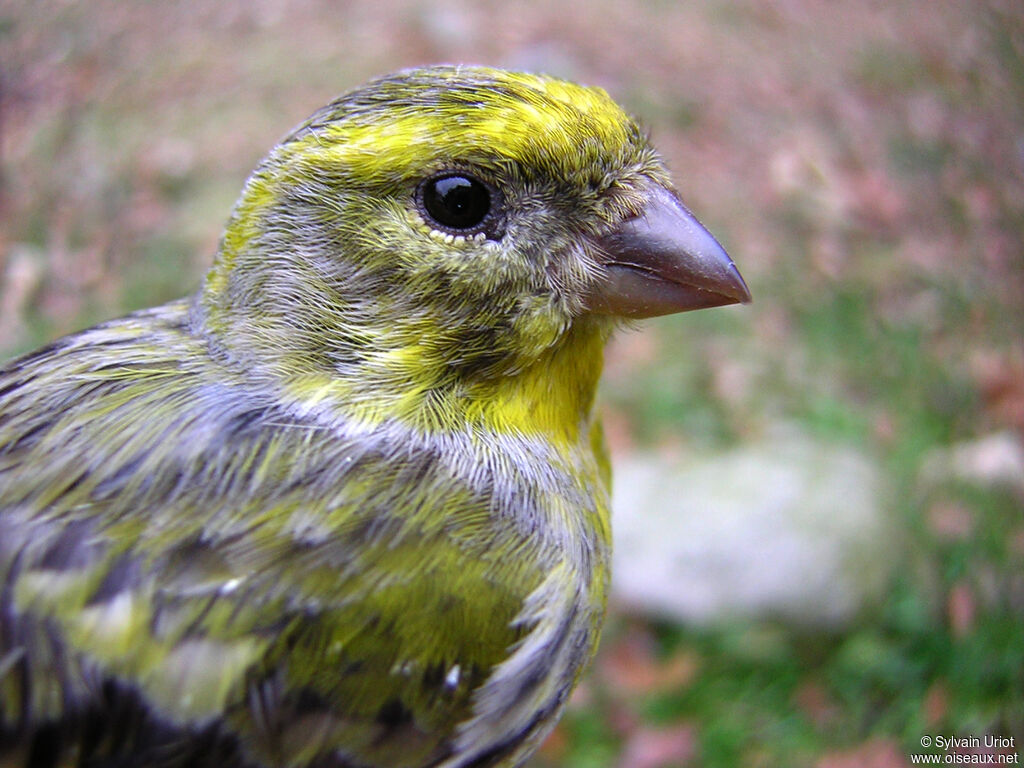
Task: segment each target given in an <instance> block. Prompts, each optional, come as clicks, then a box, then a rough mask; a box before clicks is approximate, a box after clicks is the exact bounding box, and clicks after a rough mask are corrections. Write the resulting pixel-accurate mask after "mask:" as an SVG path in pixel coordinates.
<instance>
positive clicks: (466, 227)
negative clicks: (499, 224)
mask: <svg viewBox="0 0 1024 768" xmlns="http://www.w3.org/2000/svg"><path fill="white" fill-rule="evenodd" d="M420 201H421V204H422V207H423V211H424V213H426V214H427V216H429V217H430V218H431V219H433V222H434V223H436V224H438V225H439V226H440V227H441V228H442V229H446V230H451V231H452V232H454V233H456V234H459V233H465V232H468V233H471V234H475V233H477V232H483V231H484V230H485V229H486V226H484V225H485V223H486V222H487V219H488V216H490V214H491V192H490V190H488V188H487V186H486V185H485V184H484V183H483V182H482V181H479V180H478V179H474V178H473V177H472V176H468V175H465V174H458V173H449V174H445V175H442V176H435V177H434V178H432V179H427V181H425V182H424V183H423V185H422V186H421V187H420Z"/></svg>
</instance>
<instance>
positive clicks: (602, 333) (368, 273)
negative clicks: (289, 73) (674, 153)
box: [198, 67, 749, 415]
mask: <svg viewBox="0 0 1024 768" xmlns="http://www.w3.org/2000/svg"><path fill="white" fill-rule="evenodd" d="M747 300H749V294H748V293H747V289H746V286H745V285H744V283H743V280H742V278H741V277H740V275H739V273H738V272H737V271H736V268H735V267H734V266H733V264H732V262H731V261H730V259H729V257H728V256H727V255H726V253H725V252H724V250H722V248H721V246H719V245H718V243H717V242H716V241H715V239H714V238H713V237H712V236H711V235H710V234H708V232H707V231H706V230H705V229H704V228H703V227H702V226H701V225H700V224H699V223H698V222H697V221H696V219H695V218H694V217H693V216H692V215H691V214H690V213H689V212H688V211H687V210H686V209H685V208H684V207H683V205H682V204H681V203H680V202H679V200H678V199H677V197H676V195H675V193H674V192H673V191H672V186H671V183H670V181H669V178H668V174H667V172H666V170H665V168H664V166H663V164H662V162H661V160H660V159H659V157H658V155H657V153H656V152H655V150H654V149H653V148H652V147H651V145H650V143H649V142H648V139H647V137H646V135H645V134H644V133H643V131H642V130H641V129H640V128H639V127H638V126H637V124H636V123H635V122H634V121H633V120H632V119H631V118H630V117H628V116H627V115H626V114H625V113H624V112H623V111H622V110H621V108H620V107H618V106H617V105H616V104H615V103H614V102H613V101H612V100H611V99H610V98H609V97H608V95H607V94H606V93H605V92H604V91H602V90H600V89H596V88H586V87H581V86H578V85H574V84H571V83H567V82H564V81H561V80H556V79H552V78H548V77H542V76H537V75H528V74H521V73H512V72H505V71H500V70H495V69H486V68H470V67H432V68H425V69H416V70H410V71H405V72H401V73H398V74H396V75H393V76H390V77H385V78H382V79H378V80H375V81H372V82H370V83H368V84H367V85H365V86H363V87H361V88H359V89H357V90H355V91H352V92H350V93H348V94H346V95H344V96H342V97H341V98H339V99H338V100H336V101H334V102H333V103H331V104H329V105H327V106H326V107H324V108H323V109H321V110H319V111H318V112H316V113H315V114H314V115H313V116H312V117H311V118H310V119H309V120H307V121H306V122H305V123H303V124H302V125H301V126H299V127H298V128H297V129H296V130H295V131H294V132H292V133H291V134H290V135H289V136H287V137H286V138H285V139H284V140H283V141H282V142H281V143H280V144H279V145H278V146H277V147H275V148H274V150H273V151H272V152H271V153H270V155H269V156H268V157H267V158H266V159H265V160H264V161H263V163H262V164H261V165H260V166H259V167H258V168H257V170H256V171H255V172H254V173H253V174H252V176H251V177H250V179H249V181H248V183H247V185H246V187H245V190H244V192H243V194H242V197H241V199H240V200H239V202H238V204H237V206H236V208H235V211H234V213H233V215H232V217H231V220H230V221H229V224H228V227H227V230H226V232H225V235H224V238H223V242H222V245H221V250H220V253H219V255H218V257H217V260H216V262H215V265H214V267H213V269H212V270H211V271H210V273H209V276H208V278H207V281H206V284H205V287H204V290H203V292H202V294H201V296H200V301H199V304H198V307H199V316H200V317H201V318H202V320H201V321H202V322H203V323H205V329H206V331H207V332H208V333H209V334H210V336H211V338H212V339H213V342H214V345H215V346H219V347H221V348H222V349H223V350H224V352H225V354H227V355H228V356H230V357H231V358H233V359H234V360H236V361H240V362H241V363H242V364H244V365H245V366H247V367H248V368H250V369H254V370H260V371H268V372H271V373H272V375H274V376H277V377H281V378H282V380H289V379H291V380H293V381H294V382H295V386H293V387H292V388H293V389H298V390H304V391H312V388H313V386H314V385H313V384H312V383H311V382H313V381H316V382H318V383H317V384H316V386H317V387H320V388H321V390H322V388H323V387H324V386H327V384H326V382H330V387H333V388H334V390H335V393H336V394H337V395H339V396H340V397H341V398H343V399H345V400H347V401H348V402H355V401H359V402H364V403H365V404H366V408H367V409H374V408H376V409H379V410H380V412H381V413H385V412H388V413H391V414H392V415H394V413H395V411H394V409H396V408H397V409H398V411H402V409H405V410H412V411H415V410H416V409H418V408H419V409H422V407H423V403H424V398H430V399H432V400H431V401H432V402H437V403H441V405H439V406H438V407H441V408H442V410H444V409H447V408H449V407H450V403H448V399H449V398H452V397H454V398H456V399H460V398H461V399H462V400H467V399H470V400H471V399H473V398H474V397H477V398H478V399H479V397H481V396H482V393H483V394H486V393H487V392H488V391H489V388H490V389H493V390H494V391H495V392H497V391H498V390H499V389H500V388H501V387H503V386H506V384H507V382H508V380H509V379H512V378H515V377H516V376H521V375H528V374H529V371H531V370H532V369H534V368H535V367H536V366H538V365H541V366H546V367H547V368H550V366H551V364H552V361H553V360H561V367H558V366H556V368H558V370H557V371H555V373H558V374H559V375H563V378H565V379H566V381H565V383H566V384H567V385H568V386H569V387H570V388H579V389H580V390H581V391H583V390H586V389H588V388H589V389H590V390H591V391H592V382H591V381H590V380H591V379H592V380H593V381H594V382H596V377H597V373H598V372H599V370H600V359H601V358H600V349H601V347H602V345H603V343H604V341H605V339H606V337H607V334H608V331H609V329H610V328H611V327H612V325H613V324H614V321H615V319H616V318H629V317H648V316H652V315H659V314H667V313H670V312H679V311H685V310H689V309H697V308H701V307H711V306H718V305H722V304H730V303H736V302H743V301H747ZM546 373H547V374H548V375H550V374H551V373H552V370H547V369H546ZM573 379H580V382H579V383H578V386H577V382H576V381H574V380H573ZM583 379H586V382H583V381H582V380H583ZM588 397H589V395H588V396H587V398H588ZM587 398H584V399H587ZM388 403H390V405H389V404H388ZM445 403H447V405H446V404H445Z"/></svg>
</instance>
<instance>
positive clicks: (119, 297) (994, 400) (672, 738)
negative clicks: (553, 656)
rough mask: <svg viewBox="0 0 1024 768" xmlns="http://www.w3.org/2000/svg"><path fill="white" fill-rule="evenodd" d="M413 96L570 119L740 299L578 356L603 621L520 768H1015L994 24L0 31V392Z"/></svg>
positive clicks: (159, 289)
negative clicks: (584, 365)
mask: <svg viewBox="0 0 1024 768" xmlns="http://www.w3.org/2000/svg"><path fill="white" fill-rule="evenodd" d="M432 62H433V63H436V62H467V63H486V64H491V65H497V66H504V67H512V68H523V69H529V70H535V71H545V72H549V73H552V74H555V75H560V76H563V77H567V78H570V79H575V80H578V81H582V82H585V83H588V84H593V85H600V86H603V87H604V88H606V89H607V90H608V91H609V92H610V93H611V94H612V95H613V96H614V97H615V98H616V99H618V100H619V101H620V102H621V103H623V104H624V105H625V106H626V107H627V108H628V109H629V110H630V111H631V112H633V113H634V114H636V115H637V116H639V117H640V119H641V120H642V121H643V122H644V123H645V125H646V126H647V127H648V128H649V129H650V131H651V133H652V134H653V137H654V140H655V143H656V144H657V145H658V146H659V147H660V148H661V150H662V151H663V153H664V155H665V157H666V159H667V162H668V165H669V166H670V168H671V169H672V171H673V173H674V176H675V179H676V182H677V184H678V187H679V190H680V193H681V195H682V197H683V199H684V201H685V202H686V203H687V204H688V205H689V206H690V207H691V209H692V210H693V211H694V212H695V213H696V214H697V215H698V216H699V217H700V218H701V219H702V220H703V221H704V223H705V224H706V225H707V226H708V227H709V229H711V230H712V231H713V232H714V233H715V234H716V235H717V237H718V238H719V239H720V240H721V241H722V242H723V244H724V245H725V246H726V248H727V249H728V250H729V251H730V253H731V254H732V255H733V258H734V260H735V261H736V263H737V264H738V265H739V267H740V268H741V270H742V272H743V274H744V276H745V277H746V278H747V281H748V283H749V284H750V287H751V289H752V291H753V294H754V297H755V302H754V304H753V305H751V306H749V307H730V308H723V309H716V310H710V311H706V312H698V313H693V314H690V315H683V316H676V317H668V318H661V319H657V320H652V321H647V322H645V323H643V324H642V326H640V327H638V328H637V329H636V330H634V331H633V332H630V333H627V334H623V335H622V336H621V337H620V338H618V339H617V340H616V341H615V342H614V343H613V345H612V347H611V349H610V350H609V357H608V368H607V375H606V377H605V382H604V388H603V392H602V400H603V408H604V411H605V413H606V425H607V429H608V433H609V437H610V440H611V443H612V447H613V449H614V452H615V458H616V465H617V467H618V484H617V489H618V490H617V492H616V499H615V502H616V530H617V537H618V538H619V541H618V549H619V551H618V558H617V563H616V575H615V579H616V584H617V587H616V596H615V599H614V601H613V605H612V608H611V615H610V620H609V624H608V628H607V631H606V634H605V638H604V641H603V644H602V648H601V652H600V654H599V657H598V659H597V662H596V664H595V667H594V669H593V670H592V672H591V673H590V674H589V676H588V677H587V679H586V680H585V682H584V683H583V685H582V686H581V687H580V689H579V691H578V692H577V694H576V695H575V696H574V698H573V701H572V703H571V706H570V708H569V712H568V714H567V716H566V718H565V719H564V721H563V722H562V724H561V725H560V726H559V727H558V729H557V730H556V731H555V733H554V734H553V735H552V737H551V738H550V739H549V740H548V742H547V743H546V744H545V745H544V748H543V749H542V751H541V753H540V754H539V755H538V756H537V757H536V758H535V759H534V761H533V762H532V764H531V765H532V766H534V768H553V767H554V766H565V767H566V768H604V767H606V766H607V767H608V768H670V767H674V766H708V767H711V766H716V767H717V766H722V767H728V766H751V767H753V766H798V767H799V766H815V767H816V768H842V767H845V766H849V767H851V768H852V767H854V766H869V767H871V766H879V767H883V768H888V767H889V766H905V765H910V764H912V761H913V760H914V759H915V755H917V754H919V753H925V752H930V753H931V754H939V755H943V756H945V755H949V754H951V753H952V752H953V751H955V750H944V749H942V748H937V747H935V746H934V745H933V747H932V749H931V750H926V749H923V748H922V746H921V742H922V737H925V736H931V737H935V736H938V735H943V736H950V737H951V736H955V737H958V738H962V739H968V738H970V737H978V739H979V742H980V745H979V746H977V747H965V748H962V749H960V750H959V752H960V753H961V754H960V757H968V758H969V756H970V755H977V754H980V755H986V754H992V755H998V754H1003V755H1018V756H1019V750H1020V747H1021V744H1022V742H1024V443H1022V440H1024V243H1022V235H1024V5H1022V4H1021V3H1020V2H1019V0H1002V1H1000V0H974V1H973V2H959V1H957V0H931V1H930V2H928V3H921V2H914V1H913V0H887V1H886V2H872V1H871V0H858V1H856V2H854V1H853V0H834V1H830V2H827V1H826V0H776V1H775V2H764V1H756V0H738V1H737V2H724V1H723V2H719V1H717V0H710V1H709V2H700V3H697V2H695V3H674V2H669V1H668V0H649V1H648V2H641V1H640V0H636V1H635V2H612V1H611V0H587V1H586V2H584V1H583V0H568V1H567V2H562V3H542V2H523V3H515V4H513V3H503V2H478V3H472V4H471V3H468V2H460V0H449V2H446V3H440V4H436V5H434V4H431V3H428V2H416V1H415V0H375V1H374V2H362V1H358V2H356V1H353V2H327V1H326V0H308V1H307V0H253V1H251V2H243V1H242V0H235V1H234V2H224V1H223V0H189V1H188V2H185V1H184V0H179V1H177V2H174V1H171V2H161V3H143V2H136V3H126V2H123V1H122V0H90V2H71V1H58V0H33V2H28V0H0V65H2V68H0V142H2V144H0V146H2V155H0V174H2V175H0V356H2V357H4V358H6V357H8V356H10V355H13V354H15V353H18V352H20V351H25V350H27V349H30V348H32V347H34V346H36V345H39V344H41V343H43V342H44V341H46V340H47V339H50V338H52V337H54V336H56V335H59V334H63V333H66V332H69V331H73V330H75V329H78V328H80V327H83V326H85V325H88V324H90V323H93V322H96V321H99V320H101V319H105V318H109V317H112V316H115V315H117V314H119V313H123V312H125V311H128V310H132V309H136V308H139V307H143V306H147V305H152V304H155V303H159V302H162V301H166V300H169V299H172V298H176V297H178V296H180V295H183V294H185V293H188V292H191V291H192V290H194V289H195V288H196V286H197V285H198V281H199V279H200V276H201V274H202V273H203V271H204V269H205V268H206V267H207V265H208V264H209V263H210V260H211V258H212V255H213V253H214V252H215V250H216V247H217V241H218V237H219V234H220V228H221V226H222V224H223V222H224V220H225V219H226V217H227V215H228V212H229V211H230V208H231V206H232V203H233V202H234V199H235V196H236V195H237V194H238V191H239V190H240V188H241V186H242V183H243V181H244V179H245V177H246V175H247V173H248V172H249V171H250V170H251V169H252V168H253V167H254V166H255V164H256V163H257V162H258V161H259V159H260V158H261V156H262V155H263V154H264V153H265V152H266V151H267V150H268V149H269V148H270V147H271V146H272V145H273V144H274V143H275V142H276V141H277V140H278V139H279V138H280V137H281V136H282V135H283V134H285V133H286V132H287V131H288V130H289V129H290V128H291V127H292V126H293V125H295V124H297V123H299V122H300V121H301V120H302V119H304V118H305V117H306V116H307V115H308V114H309V113H311V112H312V111H313V110H314V109H315V108H317V107H318V106H320V105H321V104H323V103H326V102H327V101H328V100H330V99H331V98H333V97H334V96H335V95H337V94H338V93H340V92H341V91H344V90H346V89H347V88H349V87H352V86H354V85H357V84H358V83H360V82H362V81H363V80H365V79H366V78H368V77H370V76H373V75H377V74H381V73H384V72H388V71H391V70H394V69H397V68H400V67H405V66H411V65H416V64H423V63H432ZM986 736H989V737H990V739H989V740H990V741H991V740H992V738H991V737H998V738H1001V739H1003V740H1004V741H1002V742H998V743H997V744H996V746H994V747H986V746H985V744H984V742H985V737H986ZM1007 740H1013V743H1012V744H1010V743H1007ZM997 741H998V739H997Z"/></svg>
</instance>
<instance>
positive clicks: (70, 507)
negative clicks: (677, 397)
mask: <svg viewBox="0 0 1024 768" xmlns="http://www.w3.org/2000/svg"><path fill="white" fill-rule="evenodd" d="M746 301H749V293H748V292H747V288H746V286H745V285H744V283H743V279H742V278H741V277H740V275H739V273H738V272H737V270H736V268H735V267H734V266H733V263H732V262H731V261H730V259H729V257H728V256H727V255H726V253H725V251H723V250H722V248H721V246H719V244H718V243H717V242H716V241H715V240H714V238H713V237H712V236H711V235H710V234H708V232H707V231H706V230H705V229H704V228H703V227H702V226H701V225H700V224H699V223H698V222H697V220H696V219H695V218H694V217H693V216H692V215H691V214H690V213H689V212H688V211H687V210H686V208H684V207H683V205H682V204H681V203H680V202H679V200H678V198H677V197H676V193H675V192H674V191H673V188H672V186H671V183H670V181H669V177H668V174H667V172H666V170H665V168H664V166H663V164H662V162H661V160H660V159H659V157H658V155H657V154H656V152H655V150H654V149H653V148H652V147H651V145H650V144H649V142H648V140H647V138H646V136H645V135H644V133H643V132H642V131H641V130H640V129H639V128H638V127H637V125H636V123H635V122H634V121H633V120H632V119H630V118H629V117H628V116H627V115H626V114H625V113H624V112H623V111H622V110H621V109H620V108H619V107H618V106H617V105H616V104H615V103H614V102H613V101H611V100H610V99H609V98H608V96H607V95H606V94H605V93H604V92H603V91H601V90H599V89H595V88H584V87H581V86H578V85H574V84H572V83H567V82H563V81H560V80H556V79H552V78H550V77H542V76H537V75H531V74H520V73H514V72H505V71H500V70H495V69H486V68H475V67H462V66H458V67H431V68H425V69H414V70H409V71H404V72H399V73H398V74H395V75H392V76H389V77H384V78H381V79H378V80H375V81H372V82H370V83H368V84H367V85H364V86H362V87H360V88H357V89H356V90H354V91H352V92H350V93H348V94H346V95H344V96H342V97H341V98H339V99H338V100H336V101H334V102H333V103H331V104H329V105H327V106H326V107H324V108H323V109H321V110H319V111H318V112H316V113H315V114H314V115H313V116H312V117H311V118H310V119H309V120H307V121H306V122H305V123H303V124H302V125H300V126H299V127H298V128H297V129H296V130H294V131H293V132H292V133H291V134H290V135H289V136H287V138H285V139H284V140H283V141H282V142H281V143H280V144H278V145H277V146H276V147H274V149H273V150H271V152H270V154H269V155H268V156H267V158H266V159H265V160H264V161H263V162H262V163H261V164H260V165H259V167H258V168H257V169H256V170H255V171H254V173H253V174H252V176H251V177H250V178H249V180H248V182H247V183H246V185H245V188H244V190H243V191H242V195H241V198H240V199H239V201H238V203H237V205H236V207H235V209H234V212H233V213H232V214H231V217H230V219H229V221H228V224H227V228H226V230H225V233H224V236H223V240H222V242H221V246H220V249H219V252H218V254H217V256H216V259H215V260H214V264H213V267H212V269H211V270H210V272H209V274H208V275H207V277H206V280H205V282H204V284H203V286H202V287H201V289H200V290H199V291H198V293H196V295H194V296H192V297H191V298H188V299H184V300H181V301H176V302H172V303H170V304H167V305H165V306H161V307H157V308H154V309H149V310H144V311H141V312H136V313H134V314H132V315H129V316H127V317H124V318H121V319H118V320H113V321H110V322H107V323H104V324H102V325H98V326H96V327H94V328H91V329H88V330H85V331H82V332H80V333H76V334H73V335H71V336H67V337H65V338H62V339H59V340H57V341H54V342H53V343H51V344H49V345H47V346H46V347H43V348H42V349H39V350H37V351H35V352H32V353H30V354H27V355H25V356H23V357H21V358H18V359H16V360H13V361H11V362H9V363H7V364H6V366H4V367H3V368H2V369H0V765H2V766H31V767H32V768H45V767H48V766H72V765H75V766H91V767H96V768H99V767H101V766H105V767H108V768H114V767H115V766H117V767H124V768H128V767H138V766H162V767H167V768H170V767H172V766H183V767H184V766H215V767H216V768H232V767H242V766H245V767H251V768H255V767H256V766H277V767H281V768H283V767H285V766H288V767H289V768H294V767H297V766H311V767H316V768H327V767H328V766H332V767H333V768H426V767H427V766H431V767H434V768H485V767H487V766H519V765H521V764H522V763H523V762H524V761H525V760H526V759H527V758H528V757H529V755H530V754H531V753H532V752H533V750H534V749H535V748H536V746H537V745H538V743H539V742H540V740H541V739H542V738H543V737H544V735H545V734H546V733H547V732H548V731H549V730H550V729H551V728H552V727H553V725H554V724H555V722H556V720H557V718H558V716H559V715H560V713H561V711H562V709H563V707H564V705H565V702H566V700H567V698H568V696H569V693H570V691H571V690H572V688H573V686H574V685H575V684H576V682H577V681H578V680H579V677H580V675H581V673H582V671H583V669H584V667H585V666H586V664H587V662H588V660H589V659H590V658H591V656H592V655H593V652H594V648H595V645H596V642H597V638H598V634H599V629H600V625H601V622H602V619H603V615H604V612H605V601H606V591H607V586H608V579H609V546H610V534H609V521H608V503H609V502H608V483H609V477H608V464H607V459H606V456H605V452H604V448H603V441H602V437H601V431H600V426H599V422H598V420H597V418H596V416H595V414H594V394H595V388H596V386H597V382H598V378H599V376H600V372H601V367H602V354H603V348H604V344H605V342H606V340H607V339H608V337H609V334H610V333H611V332H612V331H613V329H614V328H615V327H616V326H617V325H618V324H620V323H621V318H639V317H649V316H653V315H659V314H665V313H670V312H681V311H686V310H692V309H699V308H702V307H714V306H720V305H724V304H732V303H737V302H746Z"/></svg>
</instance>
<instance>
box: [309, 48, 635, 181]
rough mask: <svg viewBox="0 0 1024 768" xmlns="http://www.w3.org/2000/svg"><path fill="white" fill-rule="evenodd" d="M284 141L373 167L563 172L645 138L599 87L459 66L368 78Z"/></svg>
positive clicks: (616, 157)
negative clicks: (477, 166) (476, 166)
mask: <svg viewBox="0 0 1024 768" xmlns="http://www.w3.org/2000/svg"><path fill="white" fill-rule="evenodd" d="M289 143H290V144H291V145H292V146H291V147H290V149H291V150H292V151H295V152H298V153H301V154H303V155H306V154H314V155H316V156H317V157H318V159H319V160H320V161H326V162H331V163H332V164H334V163H337V164H338V165H339V166H343V167H348V168H350V169H352V170H353V171H357V172H359V173H371V174H373V173H374V172H375V171H376V172H377V173H386V172H387V171H388V169H390V170H391V171H392V172H394V171H396V170H398V169H400V168H401V167H402V166H407V167H410V168H411V167H422V166H423V165H429V164H431V163H433V164H438V163H443V162H455V163H458V162H460V161H463V162H470V163H481V164H485V165H494V166H499V167H501V166H507V165H508V164H514V165H516V166H518V167H519V168H520V169H521V170H524V171H525V172H527V173H528V172H530V171H531V170H537V171H543V172H545V173H551V172H555V173H564V174H570V175H571V174H573V173H574V172H575V171H579V170H584V169H593V168H594V166H595V161H598V164H601V163H600V162H599V161H601V160H605V161H611V162H616V161H627V160H628V159H629V158H630V157H631V156H634V155H639V154H640V153H642V152H644V151H645V147H646V141H645V140H644V138H643V135H642V133H641V131H640V130H639V128H638V127H637V125H636V123H635V122H634V121H633V120H632V119H631V118H630V117H629V116H628V115H627V114H626V113H625V112H623V110H622V109H621V108H620V107H619V106H618V105H617V104H616V103H615V102H614V101H612V99H611V98H609V96H608V94H607V93H605V92H604V91H603V90H601V89H600V88H591V87H584V86H580V85H576V84H575V83H570V82H566V81H563V80H557V79H554V78H549V77H544V76H539V75H532V74H525V73H515V72H504V71H500V70H491V69H480V68H462V67H450V68H431V69H426V70H414V71H412V72H409V73H404V74H401V75H399V76H396V77H394V78H386V79H383V80H379V81H376V82H374V83H371V84H369V85H368V86H366V87H364V88H362V89H359V90H357V91H355V92H353V93H352V94H349V95H348V96H347V97H342V98H341V99H339V100H338V101H336V102H334V103H333V104H331V105H329V106H328V107H325V108H324V109H323V110H321V111H320V112H318V113H317V114H316V115H314V116H313V118H311V119H310V120H309V121H308V122H307V123H306V124H304V125H303V126H302V127H301V128H299V129H298V130H297V131H296V132H295V134H293V136H292V137H291V141H290V142H289Z"/></svg>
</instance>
